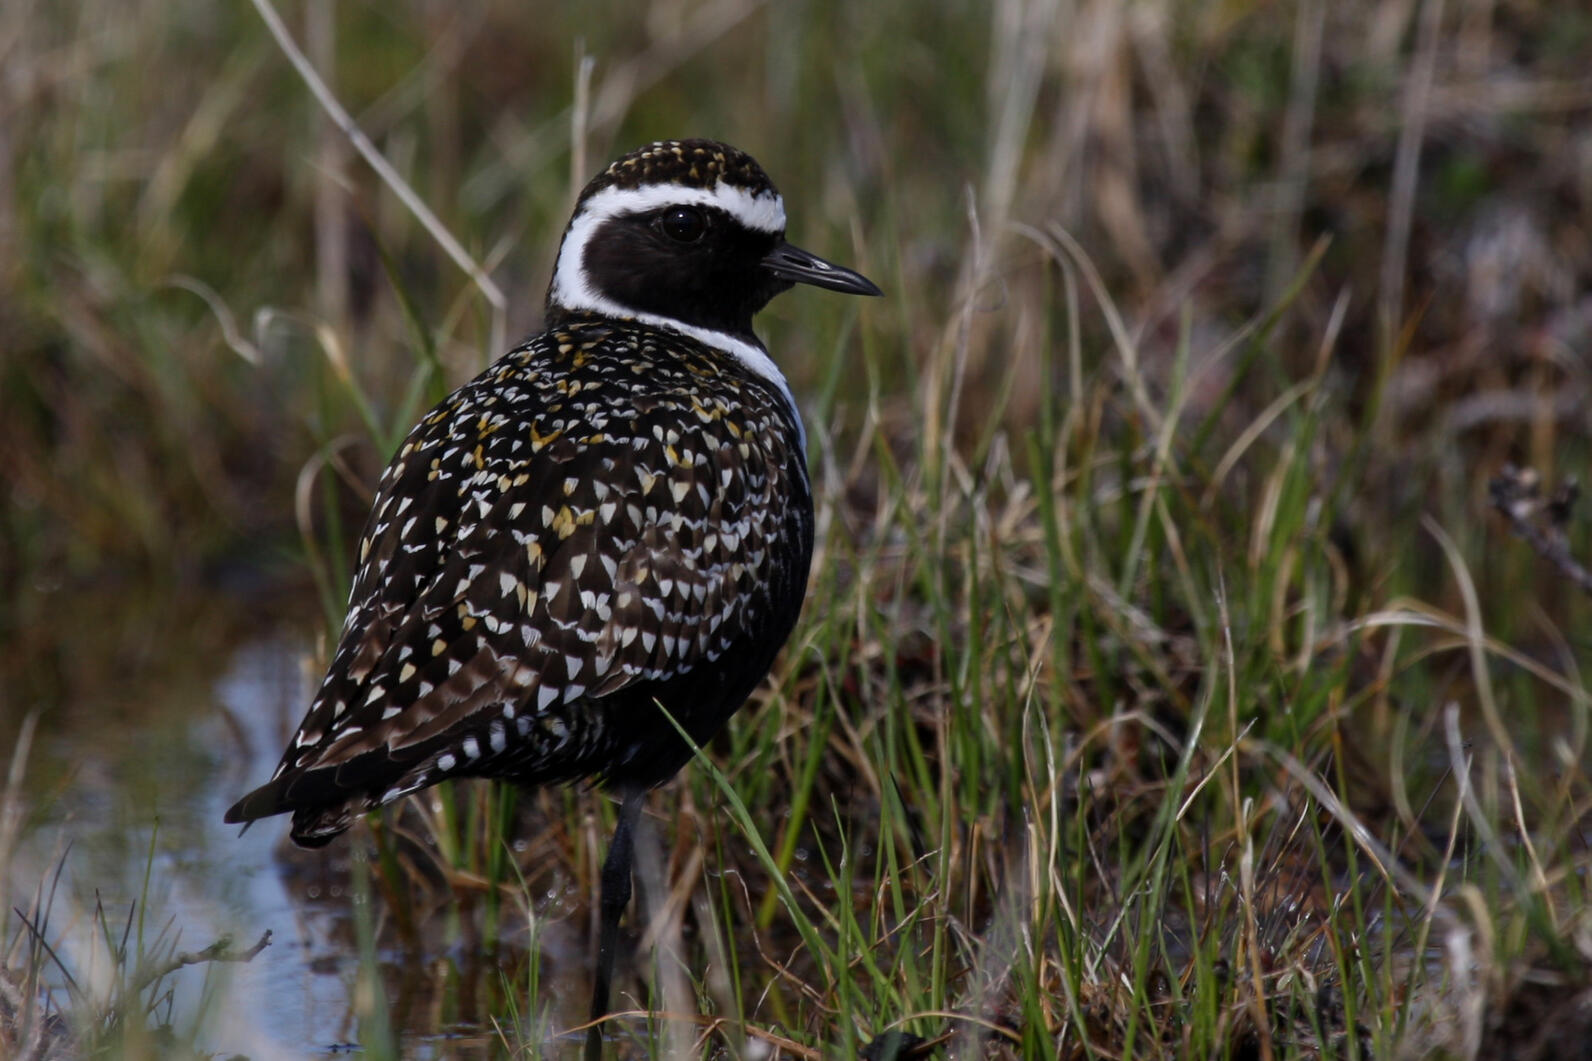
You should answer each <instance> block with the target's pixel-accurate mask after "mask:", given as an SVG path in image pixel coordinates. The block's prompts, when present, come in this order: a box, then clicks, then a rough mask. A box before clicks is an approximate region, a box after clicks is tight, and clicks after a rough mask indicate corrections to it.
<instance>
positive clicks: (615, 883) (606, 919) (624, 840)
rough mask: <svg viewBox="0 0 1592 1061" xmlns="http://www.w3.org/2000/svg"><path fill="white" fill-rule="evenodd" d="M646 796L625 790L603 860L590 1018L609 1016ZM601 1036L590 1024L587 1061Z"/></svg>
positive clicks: (596, 1059)
mask: <svg viewBox="0 0 1592 1061" xmlns="http://www.w3.org/2000/svg"><path fill="white" fill-rule="evenodd" d="M644 797H645V793H643V792H642V790H641V789H639V788H628V789H626V790H625V792H624V796H623V798H622V799H621V801H620V803H619V823H618V824H617V825H615V826H614V838H613V841H612V842H610V843H609V845H608V857H607V858H606V859H604V860H603V885H602V888H603V893H602V901H601V905H600V909H601V911H602V926H601V928H600V929H599V933H598V937H597V977H596V981H595V982H594V983H593V985H592V989H591V1019H592V1020H594V1021H595V1020H601V1019H602V1018H603V1017H606V1016H608V987H609V985H610V984H611V983H612V982H613V977H614V948H615V947H616V946H617V945H618V943H619V915H620V914H622V913H624V912H625V907H626V906H629V905H630V867H631V864H632V863H633V862H634V861H635V842H634V841H635V835H634V834H635V831H636V820H637V819H638V818H640V817H641V805H642V802H643V800H644ZM602 1054H603V1037H602V1032H601V1030H600V1028H599V1027H598V1026H597V1025H593V1026H592V1028H591V1030H590V1031H588V1032H587V1033H586V1061H601V1058H602Z"/></svg>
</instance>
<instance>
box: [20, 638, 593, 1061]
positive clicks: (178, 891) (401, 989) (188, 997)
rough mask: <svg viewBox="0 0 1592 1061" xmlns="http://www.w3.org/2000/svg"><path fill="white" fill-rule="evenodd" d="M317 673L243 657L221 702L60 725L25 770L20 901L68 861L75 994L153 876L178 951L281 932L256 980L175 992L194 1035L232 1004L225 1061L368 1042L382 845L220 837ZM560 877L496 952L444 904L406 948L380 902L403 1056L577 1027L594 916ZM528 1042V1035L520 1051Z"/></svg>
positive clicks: (406, 936)
mask: <svg viewBox="0 0 1592 1061" xmlns="http://www.w3.org/2000/svg"><path fill="white" fill-rule="evenodd" d="M305 655H306V653H305V651H304V649H303V642H302V641H301V640H299V639H295V638H293V637H289V636H278V635H267V636H264V637H262V638H260V639H259V640H256V641H254V642H252V643H249V644H246V645H245V646H243V647H242V648H240V649H237V650H236V651H235V652H233V653H232V655H231V657H230V662H229V664H228V666H227V667H226V669H225V671H224V672H223V673H222V675H221V676H220V678H219V679H218V680H215V681H214V683H213V686H212V688H211V689H210V690H209V692H208V693H207V694H205V693H201V694H200V695H197V696H195V695H194V690H193V689H192V688H191V687H189V688H184V686H183V685H182V684H181V683H179V684H177V685H176V686H175V687H174V688H173V689H166V690H160V691H159V692H157V693H154V694H151V695H152V696H154V697H157V698H159V697H170V696H172V695H173V694H174V692H176V693H178V703H176V704H173V703H171V701H170V700H169V699H168V700H165V701H164V702H163V703H162V704H161V705H160V706H155V705H151V708H150V710H147V711H144V712H139V713H135V712H122V711H107V712H94V711H83V712H82V715H83V716H85V717H82V718H77V719H74V720H73V721H71V722H70V723H69V724H60V723H59V720H57V724H56V725H53V726H50V727H48V728H41V732H40V734H39V737H38V739H37V742H36V745H35V750H34V753H33V755H32V756H31V757H30V762H29V785H28V791H29V794H30V796H29V798H30V800H31V802H32V804H33V806H32V811H33V815H32V818H31V820H30V822H29V826H28V829H27V832H26V834H25V836H24V839H23V842H22V844H21V846H20V849H19V851H18V852H17V857H16V859H15V860H14V861H13V864H12V866H11V871H10V873H9V878H10V891H9V893H8V894H9V897H10V899H11V901H12V903H13V904H15V905H19V906H26V905H28V904H29V903H30V902H31V899H32V896H33V894H34V889H35V888H36V887H37V886H38V885H39V882H41V881H44V882H48V881H49V879H50V877H51V874H52V873H53V870H54V866H55V864H56V863H57V861H59V860H61V859H62V857H63V854H64V867H65V868H64V871H63V874H62V877H61V886H60V888H59V891H58V895H57V898H56V902H55V906H54V913H53V916H52V917H51V919H50V927H49V934H50V940H51V942H52V944H54V945H56V946H57V947H58V948H59V949H60V950H61V952H62V958H63V960H64V961H65V962H66V964H67V965H68V967H69V968H71V969H72V971H73V973H74V975H77V976H80V977H83V976H88V977H90V978H92V976H94V975H96V974H95V973H94V970H95V969H99V970H100V974H103V970H104V968H105V967H106V966H107V964H108V963H107V962H106V961H105V957H104V955H103V953H100V954H94V953H92V947H91V943H92V941H93V937H94V932H93V926H92V920H91V912H92V910H93V908H94V903H95V897H96V895H97V896H98V897H99V898H100V900H101V901H103V903H104V906H105V907H106V909H107V910H112V911H122V912H125V911H126V910H127V909H128V905H129V904H130V903H132V902H134V901H135V900H137V899H139V897H140V895H141V893H142V891H143V888H144V880H145V873H146V870H147V871H148V880H149V886H148V887H149V892H148V897H147V906H146V907H145V916H146V921H145V924H146V931H147V932H148V933H150V934H153V933H154V932H155V931H157V929H158V926H160V925H164V924H166V923H167V921H168V920H169V921H170V923H171V931H173V932H180V942H179V943H178V948H179V949H181V950H189V951H192V950H198V949H200V948H202V947H205V946H208V945H209V944H211V943H212V942H214V941H215V940H216V939H219V938H220V937H222V936H224V935H230V936H232V937H233V938H234V939H235V940H236V941H237V946H238V948H239V949H242V948H245V947H247V946H248V945H249V944H251V943H252V942H253V941H254V940H255V939H257V938H258V937H259V936H260V934H261V933H262V932H263V931H265V930H267V929H269V930H271V931H272V933H273V934H274V939H273V943H272V945H271V946H269V947H267V948H266V949H265V950H264V951H263V952H262V953H260V954H259V955H258V956H257V957H256V958H255V959H254V960H253V961H252V962H251V963H249V964H246V965H242V964H239V965H215V966H207V967H190V968H186V969H183V970H181V971H180V972H178V973H176V974H174V975H173V976H172V977H171V978H170V980H169V982H170V984H171V986H172V987H173V988H175V991H176V1002H175V1018H174V1020H173V1024H174V1025H175V1026H176V1027H178V1028H179V1029H181V1028H183V1027H185V1026H188V1025H191V1024H192V1023H193V1022H194V1021H195V1020H196V1019H198V1018H197V1014H198V1013H199V1012H200V1010H201V1004H200V999H201V996H202V995H203V992H204V985H205V981H206V977H207V976H208V977H210V978H212V980H217V979H218V980H219V981H220V984H219V998H218V999H217V1000H216V1001H215V1002H214V1003H213V1004H210V1005H207V1006H204V1007H202V1008H203V1012H204V1013H205V1014H207V1016H206V1018H205V1022H204V1024H203V1028H204V1030H203V1031H202V1032H201V1033H200V1035H199V1042H200V1045H201V1046H202V1047H203V1048H204V1049H206V1050H211V1051H214V1052H216V1053H218V1054H220V1055H221V1056H229V1055H232V1054H235V1053H242V1054H246V1055H248V1056H249V1057H250V1058H254V1059H270V1058H298V1057H305V1056H335V1055H337V1054H339V1053H342V1052H346V1050H347V1049H348V1048H349V1047H350V1046H352V1045H354V1044H355V1043H356V1042H357V1041H358V1039H359V1028H358V1023H357V1020H356V1016H355V1006H354V998H355V993H356V992H355V985H356V983H357V980H358V973H359V957H358V947H357V945H356V939H355V933H354V927H353V921H352V917H351V912H352V909H353V906H352V902H351V890H352V887H353V885H352V879H353V878H352V877H351V874H350V852H351V851H352V850H354V849H355V847H356V846H357V845H360V844H368V842H369V835H368V833H363V831H362V830H356V832H355V833H353V834H351V836H350V838H349V839H348V840H344V841H340V842H339V843H338V844H334V845H332V846H331V847H330V848H328V849H324V850H322V851H317V852H301V851H298V850H297V849H295V848H293V847H292V846H291V845H289V844H287V843H286V842H285V839H284V838H285V835H286V820H285V819H278V820H274V821H266V822H261V823H258V824H257V825H256V826H255V827H253V828H251V829H249V830H248V831H247V832H245V833H243V834H242V835H241V836H240V835H239V834H238V830H237V829H236V828H235V827H233V826H227V825H223V824H222V821H221V816H222V812H223V811H224V810H225V809H226V807H227V806H228V805H229V804H230V803H231V802H232V801H233V800H234V799H235V798H236V797H237V796H238V794H239V793H241V792H242V791H244V790H246V789H247V788H248V787H249V786H250V785H253V784H256V783H258V782H259V781H260V780H262V779H263V778H265V777H267V776H269V774H270V772H271V770H272V769H273V768H274V766H275V765H276V756H277V754H278V752H279V750H280V749H281V748H282V747H283V744H284V741H285V740H286V739H287V737H288V735H289V734H290V733H291V731H292V727H293V725H294V724H296V723H297V721H298V720H299V718H300V716H301V715H302V712H303V710H304V705H305V704H307V703H308V698H309V694H310V692H311V688H310V679H309V678H308V676H307V675H306V674H305V671H304V667H303V665H302V660H303V659H304V657H305ZM179 691H180V692H179ZM90 719H92V721H90ZM12 721H14V720H12ZM68 848H69V849H68ZM421 861H423V859H422V860H421ZM549 874H550V875H549V877H548V878H546V879H541V880H538V881H536V882H535V883H536V890H535V891H534V892H533V894H537V895H540V896H542V897H543V899H542V902H543V904H544V905H543V907H542V908H540V909H538V910H536V911H535V914H536V917H535V918H534V919H533V918H531V917H530V916H529V915H528V914H527V913H526V912H525V911H524V910H523V909H515V908H514V907H513V906H511V905H507V904H506V905H505V906H504V907H503V909H502V912H501V919H500V920H501V931H500V932H499V933H498V936H499V940H498V942H497V943H496V945H495V947H494V948H493V949H492V951H491V952H490V953H488V952H487V951H486V950H485V948H484V947H483V946H482V945H481V943H480V940H479V937H478V934H477V933H476V932H475V931H474V930H475V927H476V925H477V923H478V918H477V917H476V916H475V915H474V914H473V913H472V910H471V906H472V904H471V903H470V902H469V901H466V902H465V903H463V904H462V905H461V904H460V903H458V902H455V901H454V900H453V896H451V895H449V894H446V890H444V894H442V895H440V896H437V897H434V901H433V902H432V903H431V905H430V906H429V907H422V908H420V909H421V911H422V916H421V917H420V920H421V922H422V923H421V924H419V925H417V926H414V930H413V931H411V932H409V933H400V932H399V931H398V930H397V928H398V926H397V924H396V923H395V921H394V919H393V917H392V916H391V912H390V911H389V910H388V908H387V906H386V904H385V903H383V902H382V901H381V900H380V899H379V898H377V899H376V900H374V901H373V903H372V910H373V912H374V921H375V925H376V939H377V956H378V961H379V963H380V974H381V976H382V979H383V981H384V985H383V986H384V990H383V992H382V993H383V995H384V996H385V999H386V1000H387V1002H388V1005H389V1010H390V1013H391V1016H392V1021H393V1024H394V1026H395V1028H396V1030H397V1031H398V1032H399V1034H400V1040H401V1048H400V1052H401V1054H402V1056H404V1057H414V1058H427V1057H440V1056H447V1057H457V1058H475V1057H490V1056H498V1055H500V1054H501V1053H502V1052H503V1051H502V1043H501V1041H500V1040H499V1037H498V1034H497V1033H496V1032H495V1031H494V1030H493V1026H492V1021H493V1019H494V1017H495V1018H497V1019H499V1020H500V1021H501V1020H503V1019H505V1015H507V1014H511V1013H512V1014H517V1015H519V1016H520V1018H521V1019H522V1021H523V1020H524V1018H526V1017H529V1016H536V1015H537V1014H536V1013H534V1012H532V1011H533V1010H534V1009H536V1008H544V1010H543V1013H542V1016H543V1017H544V1018H545V1024H546V1026H547V1027H555V1026H558V1027H569V1026H571V1025H573V1024H576V1023H579V1016H578V1012H579V1009H580V1007H581V1006H582V1005H583V1003H584V993H585V991H586V990H587V989H588V985H587V984H586V971H585V968H584V964H585V945H584V932H583V931H582V925H581V924H580V923H579V919H575V918H571V917H570V916H568V915H569V913H570V911H571V910H572V909H575V908H578V907H579V906H580V905H581V904H580V903H578V902H575V903H570V902H566V901H565V900H566V899H567V898H568V896H566V895H565V894H564V892H565V890H566V889H565V888H564V886H562V885H561V884H560V883H559V880H558V877H559V874H558V873H557V867H556V865H551V864H550V866H549ZM549 896H551V898H549ZM122 916H124V914H122V913H118V914H115V915H114V916H113V920H117V921H119V920H120V918H121V917H122ZM533 921H534V922H535V928H536V931H535V935H536V937H537V938H535V939H534V940H533V939H532V935H533ZM533 943H534V944H535V946H534V947H533V946H532V944H533ZM533 954H535V955H536V956H537V957H536V958H535V959H534V960H535V961H536V963H537V964H536V966H535V967H534V969H533V968H532V965H531V962H532V960H533V959H532V957H531V955H533ZM533 987H534V989H535V990H534V993H533V992H532V988H533ZM532 999H534V1000H535V1001H534V1002H532ZM529 1032H530V1029H529V1027H521V1028H519V1029H517V1030H516V1031H515V1033H514V1038H515V1039H518V1037H519V1035H521V1034H527V1033H529Z"/></svg>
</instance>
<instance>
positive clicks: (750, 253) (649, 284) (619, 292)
mask: <svg viewBox="0 0 1592 1061" xmlns="http://www.w3.org/2000/svg"><path fill="white" fill-rule="evenodd" d="M782 242H783V239H782V237H781V236H779V235H775V234H772V233H767V232H757V231H754V230H752V229H748V228H747V227H746V226H744V225H742V224H740V223H738V222H737V221H735V220H734V219H732V218H731V217H730V215H729V214H727V213H725V212H724V211H723V210H720V209H718V208H716V207H710V206H695V205H682V206H668V207H664V208H662V209H660V210H652V211H648V212H647V213H644V214H632V215H630V216H628V217H619V218H614V219H612V220H610V221H607V222H605V223H604V224H603V225H602V227H601V228H599V229H598V230H597V231H596V232H595V233H593V234H592V237H591V240H590V242H588V243H587V245H586V254H585V260H584V261H583V262H582V263H581V264H582V265H583V266H584V269H585V273H586V276H587V279H588V282H589V283H591V285H592V286H593V287H595V288H596V289H597V290H599V291H601V292H602V293H603V294H604V295H606V296H607V297H609V298H611V299H612V300H613V301H615V302H617V303H618V304H619V305H621V306H624V307H626V308H627V309H632V310H635V311H637V312H640V313H650V314H654V315H656V316H660V317H668V318H671V319H673V320H677V321H680V322H681V323H682V324H692V325H696V326H698V327H702V328H711V329H713V330H714V331H721V332H728V333H730V334H732V335H746V336H750V335H751V334H752V316H753V314H755V313H756V312H757V311H758V310H760V309H762V308H763V307H764V306H765V305H767V304H768V300H769V299H771V298H773V297H774V296H775V295H777V294H779V293H780V292H781V291H785V290H788V289H789V288H790V287H791V286H792V281H791V280H788V279H784V278H781V277H779V276H776V275H775V274H774V273H773V272H771V271H770V270H768V269H766V268H764V264H763V260H764V258H766V257H767V256H768V255H769V254H770V253H771V252H772V251H773V250H774V249H775V248H776V247H778V246H779V245H780V244H781V243H782Z"/></svg>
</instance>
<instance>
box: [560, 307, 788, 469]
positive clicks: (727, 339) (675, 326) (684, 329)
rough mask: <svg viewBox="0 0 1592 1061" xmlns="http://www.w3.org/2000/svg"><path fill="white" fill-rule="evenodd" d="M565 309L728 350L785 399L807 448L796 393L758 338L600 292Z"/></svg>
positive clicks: (724, 351) (725, 351)
mask: <svg viewBox="0 0 1592 1061" xmlns="http://www.w3.org/2000/svg"><path fill="white" fill-rule="evenodd" d="M563 305H564V307H565V308H566V309H581V310H587V311H589V312H592V313H595V314H597V315H598V316H600V317H612V318H616V319H620V320H631V321H635V322H636V323H637V324H645V325H647V326H648V327H652V328H662V329H664V330H665V331H671V332H678V333H679V334H681V335H686V336H690V337H691V338H692V339H695V340H696V341H697V342H699V343H701V344H703V345H704V346H711V347H712V348H713V349H715V350H718V351H721V352H722V353H726V354H729V355H730V356H731V357H733V358H735V360H736V361H738V362H740V364H741V366H742V367H743V368H745V369H746V370H747V371H748V372H750V373H751V374H752V375H753V376H755V377H757V378H758V379H760V380H762V381H763V382H764V383H767V384H769V385H770V386H772V387H773V388H774V389H775V390H777V391H778V392H779V393H780V396H781V397H783V398H784V399H785V404H786V406H788V407H789V409H790V418H791V420H793V421H794V422H795V424H796V437H797V438H798V439H799V440H800V443H801V448H802V452H803V453H806V451H807V425H806V424H804V423H802V413H801V410H800V409H799V408H797V406H796V397H795V395H793V394H791V391H790V384H789V383H787V382H785V374H784V373H783V372H781V371H780V370H779V366H778V365H776V364H774V359H773V358H771V357H769V356H768V351H767V350H765V349H764V348H763V344H762V343H759V342H755V341H754V342H747V341H746V340H745V339H742V338H740V337H739V336H735V335H731V334H730V333H729V332H721V331H716V330H714V329H713V328H699V327H697V326H696V325H694V324H685V323H683V322H681V321H677V320H675V319H674V318H672V317H660V316H658V315H657V314H655V313H637V312H636V311H635V310H631V309H626V308H625V307H624V306H621V305H620V304H619V303H617V302H614V301H613V300H612V299H608V298H605V297H603V296H602V295H593V301H592V302H591V303H589V304H586V305H582V306H570V305H568V304H567V303H565V304H563Z"/></svg>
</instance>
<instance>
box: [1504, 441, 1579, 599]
mask: <svg viewBox="0 0 1592 1061" xmlns="http://www.w3.org/2000/svg"><path fill="white" fill-rule="evenodd" d="M1487 490H1488V493H1489V494H1491V496H1492V505H1493V508H1495V509H1497V510H1498V512H1499V514H1500V515H1502V516H1503V517H1504V519H1505V520H1507V521H1508V523H1509V529H1510V530H1511V531H1513V532H1514V534H1515V537H1517V538H1520V539H1521V540H1522V541H1524V542H1525V543H1526V544H1527V545H1529V546H1531V548H1532V549H1533V550H1534V551H1535V552H1536V554H1537V555H1538V556H1540V557H1542V558H1543V559H1544V560H1546V561H1548V562H1549V563H1550V564H1552V565H1553V566H1554V567H1556V568H1558V569H1559V571H1560V573H1561V574H1563V575H1564V576H1565V577H1566V578H1568V579H1569V580H1570V581H1571V582H1573V583H1575V585H1577V586H1578V587H1580V589H1581V592H1583V593H1586V594H1589V595H1592V571H1589V570H1587V568H1586V567H1585V566H1583V565H1582V564H1581V563H1580V562H1579V561H1578V560H1576V558H1575V557H1574V556H1572V555H1570V546H1569V543H1568V542H1566V540H1565V537H1564V527H1565V525H1566V524H1567V523H1569V522H1570V515H1571V513H1572V512H1573V510H1574V509H1575V503H1576V501H1577V500H1579V498H1580V496H1581V487H1580V485H1579V484H1577V483H1576V482H1575V481H1574V480H1573V479H1572V480H1570V481H1568V482H1566V483H1565V484H1564V485H1563V486H1561V487H1560V488H1559V489H1558V490H1557V491H1556V492H1555V493H1554V494H1553V496H1552V497H1549V498H1547V499H1544V498H1543V496H1542V480H1541V478H1540V477H1539V476H1538V475H1537V473H1536V472H1534V471H1532V470H1531V469H1530V468H1516V467H1515V466H1514V465H1513V464H1506V465H1504V467H1503V470H1502V471H1500V472H1499V473H1498V475H1497V477H1496V478H1494V479H1493V481H1492V482H1491V483H1489V484H1488V487H1487ZM1539 514H1542V515H1545V516H1546V524H1547V526H1546V527H1543V526H1539V525H1538V523H1537V522H1536V521H1535V517H1536V516H1538V515H1539Z"/></svg>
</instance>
